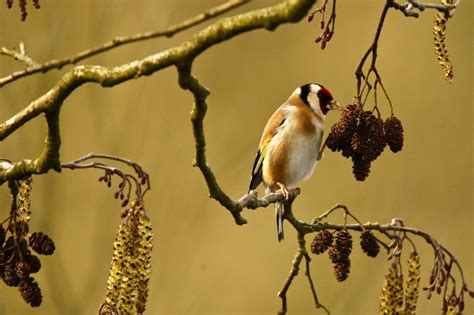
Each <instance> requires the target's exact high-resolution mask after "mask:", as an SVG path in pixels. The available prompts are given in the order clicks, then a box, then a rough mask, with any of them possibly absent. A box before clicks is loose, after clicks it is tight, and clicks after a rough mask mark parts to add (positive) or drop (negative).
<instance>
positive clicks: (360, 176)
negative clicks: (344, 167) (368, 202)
mask: <svg viewBox="0 0 474 315" xmlns="http://www.w3.org/2000/svg"><path fill="white" fill-rule="evenodd" d="M352 163H353V164H352V173H353V174H354V177H355V179H356V180H358V181H364V180H365V179H366V178H367V176H369V174H370V165H371V162H370V160H368V159H366V158H365V157H364V156H362V155H356V156H354V157H352Z"/></svg>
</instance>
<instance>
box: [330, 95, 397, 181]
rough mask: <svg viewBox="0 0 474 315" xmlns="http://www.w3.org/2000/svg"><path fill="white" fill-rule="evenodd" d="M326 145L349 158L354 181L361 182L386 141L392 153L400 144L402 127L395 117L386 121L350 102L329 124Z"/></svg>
mask: <svg viewBox="0 0 474 315" xmlns="http://www.w3.org/2000/svg"><path fill="white" fill-rule="evenodd" d="M326 144H327V146H328V148H329V149H331V150H332V151H341V154H342V155H343V156H344V157H346V158H349V157H350V158H351V159H352V163H353V168H352V171H353V173H354V177H355V178H356V180H359V181H363V180H365V179H366V178H367V176H368V175H369V173H370V166H371V163H372V162H373V161H374V160H375V159H377V158H378V157H379V156H380V154H382V152H383V150H384V148H385V146H386V145H387V144H388V145H389V147H390V149H391V150H392V151H393V152H398V151H400V150H401V149H402V147H403V127H402V124H401V122H400V120H398V118H396V117H395V116H391V117H389V118H388V119H387V120H386V121H385V122H384V121H383V120H382V119H381V118H380V117H376V116H375V115H374V114H373V113H372V112H371V111H363V110H362V109H361V108H360V107H359V106H357V105H356V104H350V105H348V106H347V108H346V110H345V111H344V112H343V114H342V115H341V118H340V120H339V121H338V122H337V123H336V124H334V125H333V126H332V127H331V132H330V133H329V135H328V138H327V140H326Z"/></svg>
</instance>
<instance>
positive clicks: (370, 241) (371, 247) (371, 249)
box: [360, 231, 380, 257]
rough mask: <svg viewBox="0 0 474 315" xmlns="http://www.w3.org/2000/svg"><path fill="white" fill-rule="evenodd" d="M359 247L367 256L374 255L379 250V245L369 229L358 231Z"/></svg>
mask: <svg viewBox="0 0 474 315" xmlns="http://www.w3.org/2000/svg"><path fill="white" fill-rule="evenodd" d="M360 247H361V248H362V251H363V252H364V253H366V254H367V256H369V257H376V256H377V254H378V253H379V251H380V245H379V243H377V240H376V239H375V236H374V234H372V232H371V231H364V232H362V233H360Z"/></svg>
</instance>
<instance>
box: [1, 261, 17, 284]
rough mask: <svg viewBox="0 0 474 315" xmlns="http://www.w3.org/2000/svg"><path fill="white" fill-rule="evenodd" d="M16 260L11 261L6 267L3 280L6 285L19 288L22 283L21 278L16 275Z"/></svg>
mask: <svg viewBox="0 0 474 315" xmlns="http://www.w3.org/2000/svg"><path fill="white" fill-rule="evenodd" d="M15 267H16V260H14V261H11V262H10V263H8V264H6V265H5V268H4V270H3V274H2V279H3V282H5V284H6V285H8V286H10V287H17V286H18V284H19V283H20V278H18V275H17V274H16V268H15Z"/></svg>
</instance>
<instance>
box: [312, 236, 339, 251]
mask: <svg viewBox="0 0 474 315" xmlns="http://www.w3.org/2000/svg"><path fill="white" fill-rule="evenodd" d="M333 240H334V237H333V236H332V233H331V232H329V231H327V230H324V231H321V232H319V233H318V234H316V236H315V237H314V239H313V242H312V243H311V252H312V253H313V254H315V255H319V254H322V253H324V252H325V251H326V250H327V249H328V248H329V247H330V246H331V245H332V243H333Z"/></svg>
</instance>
